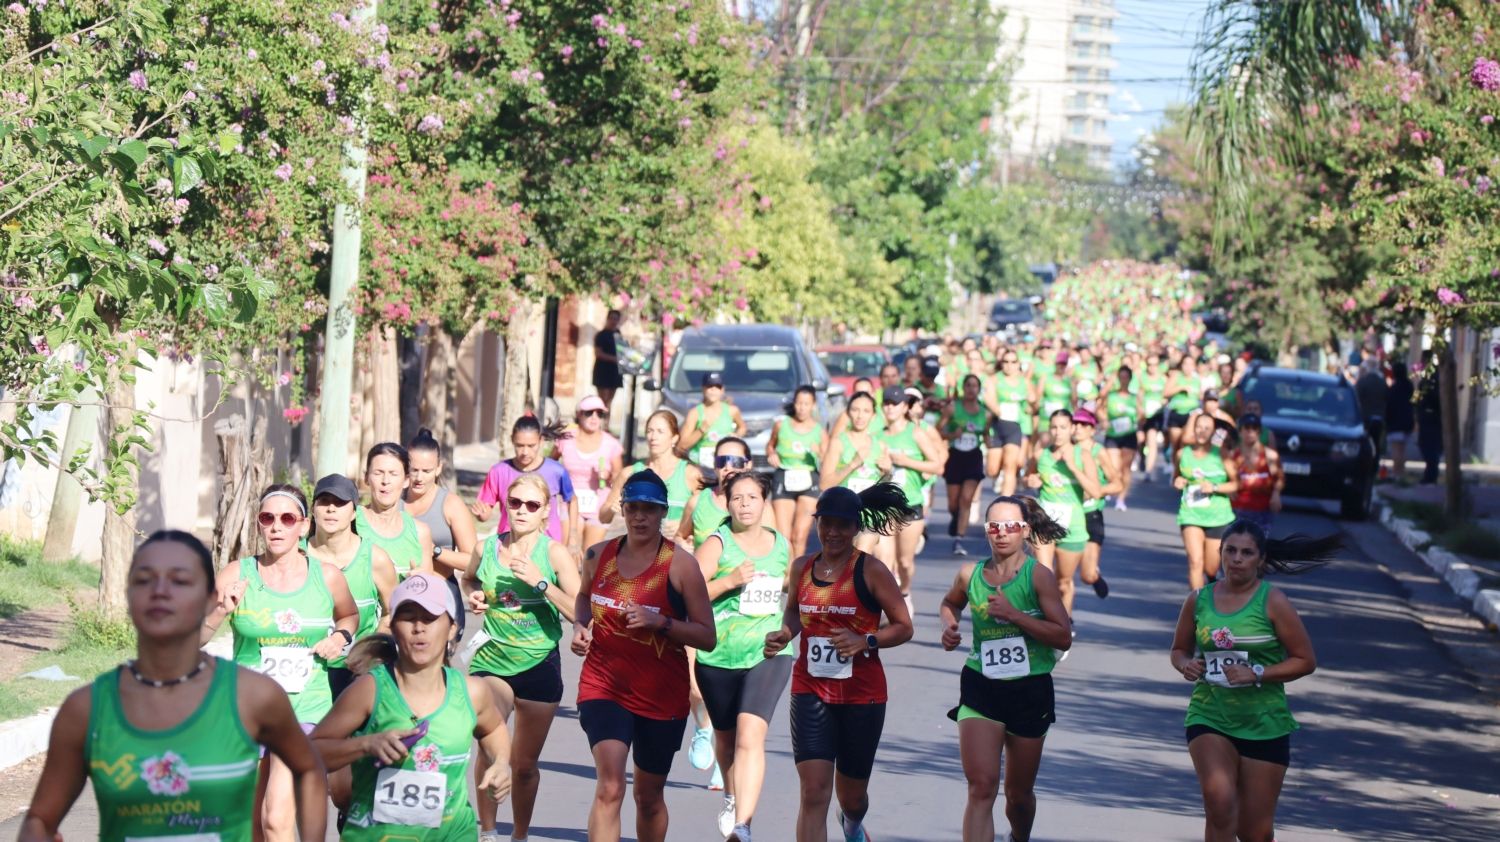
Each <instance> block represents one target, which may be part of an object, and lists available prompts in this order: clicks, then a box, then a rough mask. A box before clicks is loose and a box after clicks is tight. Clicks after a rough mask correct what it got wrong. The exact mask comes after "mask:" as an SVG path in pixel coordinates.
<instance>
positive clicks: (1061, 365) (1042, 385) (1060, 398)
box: [1037, 349, 1073, 426]
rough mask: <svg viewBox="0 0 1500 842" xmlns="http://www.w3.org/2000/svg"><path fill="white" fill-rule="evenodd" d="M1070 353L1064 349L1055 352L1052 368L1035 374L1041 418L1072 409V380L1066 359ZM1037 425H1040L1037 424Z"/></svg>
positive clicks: (1067, 359)
mask: <svg viewBox="0 0 1500 842" xmlns="http://www.w3.org/2000/svg"><path fill="white" fill-rule="evenodd" d="M1071 358H1072V357H1071V355H1069V353H1068V352H1067V350H1066V349H1064V350H1060V351H1058V352H1057V357H1056V358H1055V360H1054V362H1053V365H1052V370H1051V371H1045V372H1039V373H1038V374H1037V385H1038V389H1039V393H1040V398H1039V400H1040V402H1041V414H1040V417H1039V418H1038V421H1040V420H1041V419H1043V418H1045V419H1051V418H1052V416H1053V414H1054V413H1056V412H1058V411H1060V410H1066V411H1067V412H1069V413H1071V412H1072V411H1073V400H1072V398H1073V382H1072V380H1071V379H1070V378H1069V377H1068V361H1069V360H1070V359H1071ZM1037 426H1041V424H1038V425H1037Z"/></svg>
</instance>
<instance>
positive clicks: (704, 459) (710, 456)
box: [698, 445, 714, 468]
mask: <svg viewBox="0 0 1500 842" xmlns="http://www.w3.org/2000/svg"><path fill="white" fill-rule="evenodd" d="M698 464H699V465H702V466H703V467H705V468H712V467H713V466H714V448H712V447H708V446H706V445H705V446H703V447H700V448H698Z"/></svg>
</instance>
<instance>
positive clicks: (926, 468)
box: [881, 386, 978, 613]
mask: <svg viewBox="0 0 1500 842" xmlns="http://www.w3.org/2000/svg"><path fill="white" fill-rule="evenodd" d="M884 397H885V410H884V411H885V432H884V433H882V434H881V439H882V441H883V443H884V444H885V449H886V452H887V453H888V454H889V455H888V457H887V458H888V459H890V462H891V466H892V470H891V482H893V483H895V484H897V485H899V486H901V487H902V488H904V489H905V490H906V503H907V505H909V506H911V507H912V509H914V510H916V512H917V515H916V517H914V518H911V519H910V520H907V521H905V522H903V523H900V524H897V525H896V526H895V528H894V529H892V530H891V533H890V535H888V536H887V537H886V538H884V539H883V541H882V543H883V544H884V545H885V546H884V548H883V550H882V555H883V556H884V557H885V558H887V559H891V560H892V561H894V562H895V572H896V578H897V580H898V581H900V583H901V596H902V598H903V599H905V600H906V604H907V612H908V613H913V611H912V606H911V588H912V583H913V582H914V581H915V580H916V578H917V542H918V541H920V540H921V539H922V532H923V530H925V529H926V528H927V520H926V507H927V500H926V485H927V478H928V477H933V478H935V477H937V476H939V475H940V474H942V473H943V464H944V461H945V459H944V456H943V451H942V450H941V449H940V448H939V447H937V445H935V444H934V443H933V442H932V440H931V439H930V438H929V437H928V436H926V435H918V434H917V424H916V423H915V422H913V421H910V420H908V419H907V412H908V410H909V409H910V407H909V406H908V405H907V403H906V393H905V392H904V391H903V390H902V389H901V387H899V386H892V387H891V388H889V389H886V390H885V396H884ZM974 452H975V454H976V455H977V454H978V442H977V441H976V442H975V451H974Z"/></svg>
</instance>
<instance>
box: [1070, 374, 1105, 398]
mask: <svg viewBox="0 0 1500 842" xmlns="http://www.w3.org/2000/svg"><path fill="white" fill-rule="evenodd" d="M1073 393H1074V394H1075V395H1077V396H1078V400H1080V401H1091V400H1094V399H1096V398H1098V397H1099V369H1098V368H1097V367H1095V366H1087V367H1083V368H1079V369H1078V373H1077V374H1075V375H1073Z"/></svg>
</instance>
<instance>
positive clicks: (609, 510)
mask: <svg viewBox="0 0 1500 842" xmlns="http://www.w3.org/2000/svg"><path fill="white" fill-rule="evenodd" d="M677 442H678V435H677V416H675V415H673V414H672V411H671V410H669V409H658V410H657V411H655V412H653V413H651V417H650V418H647V419H646V461H644V462H635V463H632V464H631V466H630V467H629V468H626V469H625V470H623V471H621V472H620V473H618V474H616V475H615V479H614V482H613V484H611V485H610V489H609V496H607V497H605V498H604V502H603V503H602V504H600V506H599V520H600V521H601V522H603V523H611V522H613V521H614V519H615V513H616V512H617V511H619V510H620V494H621V492H622V490H623V489H624V487H625V483H626V482H627V481H629V479H630V478H631V477H633V476H635V475H636V474H638V473H640V472H641V471H644V470H646V469H647V468H650V469H651V470H652V471H653V472H655V474H656V475H657V477H666V482H667V516H666V517H665V518H663V519H662V534H663V535H665V536H666V537H667V538H669V539H670V538H675V537H676V536H677V527H678V525H680V524H681V523H682V511H683V509H685V508H687V504H688V500H691V499H692V497H693V494H694V493H696V492H697V491H698V489H699V488H701V487H702V485H703V472H702V471H699V470H696V469H694V470H689V465H688V462H687V460H686V459H683V458H682V457H680V456H678V455H677ZM590 546H593V545H592V544H591V545H590Z"/></svg>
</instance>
